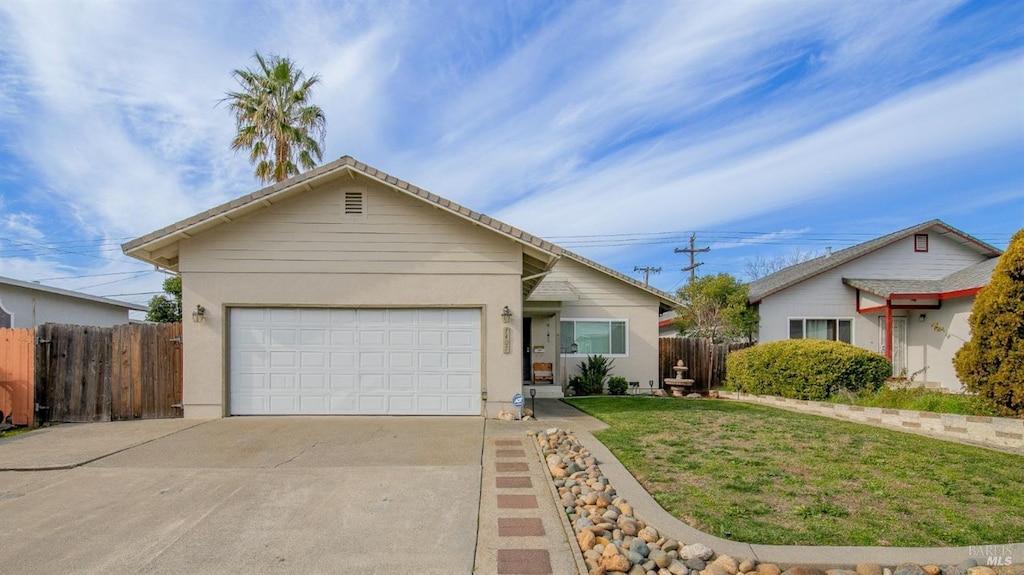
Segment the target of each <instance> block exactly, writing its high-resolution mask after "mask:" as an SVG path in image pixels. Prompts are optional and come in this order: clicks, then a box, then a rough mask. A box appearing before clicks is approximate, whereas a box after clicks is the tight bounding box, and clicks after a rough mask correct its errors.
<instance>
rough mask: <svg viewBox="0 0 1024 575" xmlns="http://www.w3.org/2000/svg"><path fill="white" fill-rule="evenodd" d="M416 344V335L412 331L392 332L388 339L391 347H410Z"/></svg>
mask: <svg viewBox="0 0 1024 575" xmlns="http://www.w3.org/2000/svg"><path fill="white" fill-rule="evenodd" d="M415 342H416V334H415V332H413V331H411V330H410V331H392V332H391V337H390V342H389V343H390V344H391V347H393V348H394V347H412V346H413V345H414V343H415Z"/></svg>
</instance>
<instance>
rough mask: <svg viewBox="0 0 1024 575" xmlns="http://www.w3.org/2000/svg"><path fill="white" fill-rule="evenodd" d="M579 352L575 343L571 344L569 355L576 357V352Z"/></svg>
mask: <svg viewBox="0 0 1024 575" xmlns="http://www.w3.org/2000/svg"><path fill="white" fill-rule="evenodd" d="M579 350H580V346H578V345H576V342H575V341H574V342H572V345H570V346H569V353H571V354H573V355H576V352H578V351H579Z"/></svg>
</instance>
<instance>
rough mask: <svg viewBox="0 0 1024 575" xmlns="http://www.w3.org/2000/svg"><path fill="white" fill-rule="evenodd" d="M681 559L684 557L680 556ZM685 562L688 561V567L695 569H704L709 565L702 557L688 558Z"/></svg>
mask: <svg viewBox="0 0 1024 575" xmlns="http://www.w3.org/2000/svg"><path fill="white" fill-rule="evenodd" d="M680 559H682V558H681V557H680ZM683 562H684V563H686V566H687V567H689V568H690V569H693V570H695V571H703V570H704V568H705V567H707V566H708V564H707V563H706V562H705V561H704V560H703V559H701V558H700V557H694V558H692V559H686V560H684V561H683Z"/></svg>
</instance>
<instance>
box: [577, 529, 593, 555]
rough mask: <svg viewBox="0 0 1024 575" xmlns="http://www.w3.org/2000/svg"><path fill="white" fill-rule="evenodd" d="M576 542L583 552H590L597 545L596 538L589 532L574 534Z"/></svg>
mask: <svg viewBox="0 0 1024 575" xmlns="http://www.w3.org/2000/svg"><path fill="white" fill-rule="evenodd" d="M576 540H577V541H579V544H580V549H582V550H583V551H590V550H591V549H593V548H594V544H595V543H597V538H596V537H595V536H594V534H593V533H592V532H590V531H580V532H579V533H577V534H576Z"/></svg>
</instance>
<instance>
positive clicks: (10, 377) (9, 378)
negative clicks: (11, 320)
mask: <svg viewBox="0 0 1024 575" xmlns="http://www.w3.org/2000/svg"><path fill="white" fill-rule="evenodd" d="M34 341H35V333H33V331H32V330H31V329H0V424H2V423H11V424H14V425H33V424H34V423H35V418H34V417H33V414H34V413H35V409H34V407H35V406H34V405H33V393H32V391H33V390H32V387H33V385H35V381H34V379H33V377H34V376H33V372H32V366H33V350H32V345H33V343H34Z"/></svg>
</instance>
